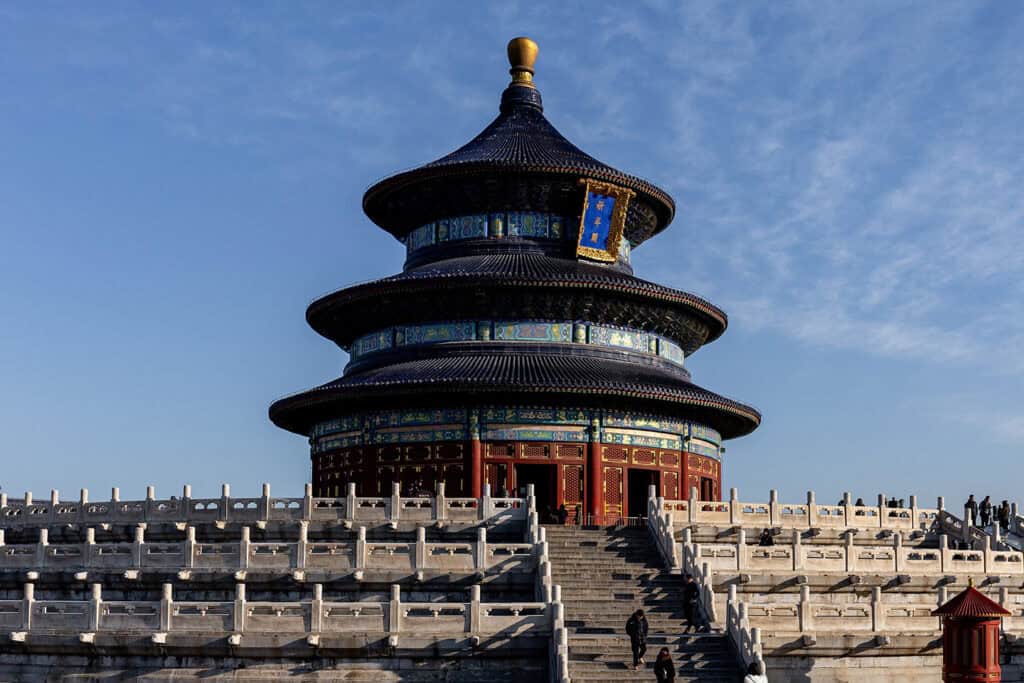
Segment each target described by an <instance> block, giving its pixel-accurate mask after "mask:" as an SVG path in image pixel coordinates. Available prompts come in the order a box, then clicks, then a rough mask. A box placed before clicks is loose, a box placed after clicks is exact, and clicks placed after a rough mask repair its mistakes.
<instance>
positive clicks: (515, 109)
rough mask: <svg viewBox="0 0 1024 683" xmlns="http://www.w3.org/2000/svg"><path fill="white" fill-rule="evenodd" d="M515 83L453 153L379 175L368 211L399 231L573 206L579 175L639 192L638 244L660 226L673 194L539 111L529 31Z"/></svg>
mask: <svg viewBox="0 0 1024 683" xmlns="http://www.w3.org/2000/svg"><path fill="white" fill-rule="evenodd" d="M508 52H509V61H510V63H511V64H512V68H511V70H510V72H511V74H512V83H511V84H510V85H509V86H508V87H507V88H506V89H505V91H504V92H503V93H502V95H501V107H500V113H499V114H498V118H496V119H495V120H494V121H493V122H492V123H491V124H490V125H489V126H487V128H485V129H484V130H483V132H481V133H480V134H479V135H477V136H476V137H475V138H473V139H472V140H470V141H469V142H468V143H467V144H465V145H463V146H462V147H460V148H459V149H457V150H455V151H454V152H452V153H451V154H448V155H446V156H443V157H441V158H440V159H437V160H436V161H432V162H430V163H428V164H426V165H424V166H420V167H419V168H415V169H413V170H411V171H405V172H403V173H399V174H397V175H393V176H391V177H389V178H385V179H384V180H381V181H380V182H378V183H376V184H375V185H373V186H372V187H370V189H368V190H367V191H366V194H365V195H363V210H364V211H365V212H366V215H367V216H369V217H370V219H371V220H372V221H373V222H374V223H376V224H377V225H379V226H380V227H382V228H384V229H385V230H387V231H388V232H390V233H391V234H392V235H394V236H395V237H397V238H399V239H402V238H404V237H405V236H406V235H407V234H408V233H409V232H411V231H412V230H413V229H415V228H417V227H419V226H421V225H423V224H424V223H425V222H429V221H433V220H437V219H441V218H446V217H448V216H458V215H465V214H470V213H485V212H489V211H509V210H514V211H538V212H550V213H556V214H566V215H572V214H573V213H574V212H576V211H578V209H579V206H580V203H581V202H580V199H581V196H582V194H581V193H582V190H581V188H580V187H579V184H578V183H579V180H580V179H581V178H591V179H594V180H601V181H605V182H610V183H614V184H615V185H618V186H622V187H626V188H629V189H630V190H633V191H634V192H636V198H635V199H634V200H633V201H632V202H630V204H629V210H628V213H627V216H626V223H625V229H624V234H625V236H626V238H627V239H628V240H629V242H630V243H631V244H632V245H634V246H636V245H638V244H640V243H641V242H643V241H644V240H646V239H647V238H649V237H651V236H652V235H655V234H657V233H659V232H661V231H662V230H664V229H665V228H666V227H667V226H668V224H669V223H670V222H671V221H672V217H673V216H674V214H675V202H674V201H673V200H672V197H670V196H669V195H668V193H667V192H665V191H664V190H662V189H660V188H658V187H655V186H654V185H652V184H651V183H649V182H647V181H646V180H643V179H641V178H637V177H636V176H632V175H629V174H627V173H623V172H622V171H619V170H617V169H615V168H612V167H611V166H608V165H607V164H604V163H602V162H600V161H598V160H597V159H595V158H594V157H592V156H590V155H589V154H587V153H586V152H583V151H582V150H580V149H579V148H578V147H576V146H575V145H573V144H572V143H571V142H569V141H568V140H566V139H565V137H564V136H563V135H562V134H561V133H559V132H558V131H557V130H556V129H555V127H554V126H552V125H551V123H550V122H549V121H548V120H547V119H546V118H545V117H544V107H543V105H542V103H541V96H540V92H539V91H538V90H537V89H536V87H534V85H533V60H534V59H535V58H536V53H537V46H536V44H535V43H534V42H533V41H531V40H529V39H528V38H515V39H513V40H512V41H511V42H510V43H509V48H508Z"/></svg>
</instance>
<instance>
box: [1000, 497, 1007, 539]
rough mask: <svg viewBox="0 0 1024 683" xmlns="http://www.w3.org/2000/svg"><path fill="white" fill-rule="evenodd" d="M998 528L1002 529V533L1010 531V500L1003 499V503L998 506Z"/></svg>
mask: <svg viewBox="0 0 1024 683" xmlns="http://www.w3.org/2000/svg"><path fill="white" fill-rule="evenodd" d="M999 528H1000V529H1002V530H1003V533H1004V534H1005V533H1009V531H1010V501H1008V500H1004V501H1003V504H1002V505H1000V506H999Z"/></svg>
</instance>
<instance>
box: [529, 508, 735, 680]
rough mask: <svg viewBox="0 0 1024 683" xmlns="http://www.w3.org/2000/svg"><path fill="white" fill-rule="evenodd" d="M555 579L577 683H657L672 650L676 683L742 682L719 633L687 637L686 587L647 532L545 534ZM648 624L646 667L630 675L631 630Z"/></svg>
mask: <svg viewBox="0 0 1024 683" xmlns="http://www.w3.org/2000/svg"><path fill="white" fill-rule="evenodd" d="M545 533H546V536H547V543H548V556H549V557H550V558H551V566H552V574H551V579H552V582H553V583H555V584H559V585H561V587H562V602H563V604H564V605H565V623H566V628H567V629H568V631H569V660H570V661H569V675H570V677H571V679H572V681H573V683H596V682H600V681H609V682H611V681H616V682H621V681H651V680H653V679H654V674H653V667H654V659H655V657H656V656H657V653H658V650H660V649H661V648H662V647H668V648H669V651H670V652H671V653H672V660H673V662H674V663H675V665H676V671H677V673H676V681H678V682H679V683H687V682H689V681H698V680H699V681H702V682H705V681H706V682H707V683H736V682H737V681H740V680H741V679H742V674H741V672H740V670H739V668H738V666H737V664H736V662H735V658H734V656H733V653H732V651H731V649H730V646H729V643H728V641H727V639H726V636H724V635H723V634H721V633H701V634H683V628H684V627H685V621H684V618H683V604H682V601H681V599H680V596H681V590H680V589H681V579H680V578H679V577H678V576H673V575H672V574H671V573H669V572H668V571H666V570H665V569H664V568H663V565H662V561H661V557H660V555H658V551H657V549H656V548H655V547H654V546H653V545H652V544H651V542H650V539H649V538H648V533H647V530H646V529H644V528H621V527H617V528H594V527H562V526H548V527H546V532H545ZM637 609H643V610H644V612H645V613H646V616H647V621H648V627H649V635H648V645H647V655H646V656H645V660H646V662H647V664H646V666H645V667H641V668H640V669H639V670H633V669H632V655H631V654H630V648H629V638H628V636H626V633H625V623H626V620H627V619H628V618H629V615H630V614H632V613H633V612H634V611H635V610H637Z"/></svg>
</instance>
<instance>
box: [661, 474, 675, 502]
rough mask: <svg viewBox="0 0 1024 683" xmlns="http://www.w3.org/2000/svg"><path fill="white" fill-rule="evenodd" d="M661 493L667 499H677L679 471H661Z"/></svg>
mask: <svg viewBox="0 0 1024 683" xmlns="http://www.w3.org/2000/svg"><path fill="white" fill-rule="evenodd" d="M661 495H662V496H663V497H664V498H668V499H669V500H678V499H679V473H677V472H662V475H661Z"/></svg>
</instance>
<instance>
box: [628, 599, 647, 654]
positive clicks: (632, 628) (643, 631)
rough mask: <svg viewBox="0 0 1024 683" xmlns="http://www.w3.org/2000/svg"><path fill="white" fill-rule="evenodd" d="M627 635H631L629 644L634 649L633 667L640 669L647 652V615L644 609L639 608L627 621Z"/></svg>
mask: <svg viewBox="0 0 1024 683" xmlns="http://www.w3.org/2000/svg"><path fill="white" fill-rule="evenodd" d="M626 635H628V636H629V646H630V648H631V649H632V650H633V668H634V669H639V668H640V665H641V664H644V663H645V662H644V653H645V652H647V617H645V616H644V611H643V610H642V609H638V610H637V611H635V612H633V616H631V617H630V618H629V621H627V622H626Z"/></svg>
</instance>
